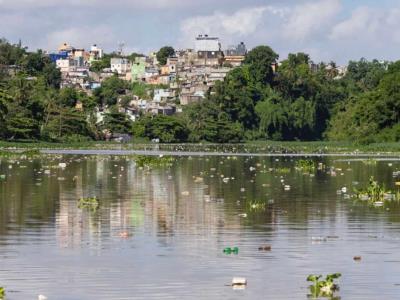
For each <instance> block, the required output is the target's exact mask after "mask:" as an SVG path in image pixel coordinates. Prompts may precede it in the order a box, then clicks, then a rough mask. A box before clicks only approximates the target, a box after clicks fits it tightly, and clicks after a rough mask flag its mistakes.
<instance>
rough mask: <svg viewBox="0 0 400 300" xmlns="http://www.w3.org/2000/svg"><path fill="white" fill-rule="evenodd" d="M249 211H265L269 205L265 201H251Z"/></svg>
mask: <svg viewBox="0 0 400 300" xmlns="http://www.w3.org/2000/svg"><path fill="white" fill-rule="evenodd" d="M248 207H249V210H250V211H254V212H257V211H265V209H266V207H267V204H266V202H265V201H262V200H254V201H250V202H249V204H248Z"/></svg>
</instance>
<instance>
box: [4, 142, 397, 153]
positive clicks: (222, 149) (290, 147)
mask: <svg viewBox="0 0 400 300" xmlns="http://www.w3.org/2000/svg"><path fill="white" fill-rule="evenodd" d="M78 150H85V151H83V152H82V153H88V154H98V153H108V152H110V151H111V152H115V154H118V153H119V154H120V155H129V154H138V155H145V154H148V153H150V154H151V153H153V154H156V153H157V154H164V155H171V154H173V153H176V152H180V153H182V155H183V154H187V155H190V154H191V153H193V154H195V153H196V154H198V153H207V154H209V155H210V154H215V155H220V154H245V155H249V154H254V155H257V156H269V155H278V154H280V155H282V154H285V155H287V154H289V155H291V154H296V155H302V154H308V155H310V154H314V155H336V154H341V155H343V154H344V155H367V156H368V155H370V154H375V155H385V156H387V155H390V156H397V155H400V143H376V144H369V145H355V144H351V143H339V142H273V141H268V142H249V143H246V144H154V143H143V142H142V141H141V142H140V143H126V144H121V143H114V142H94V141H93V142H84V143H71V144H65V143H63V144H62V143H45V142H30V143H21V142H4V141H2V142H0V152H1V153H2V154H3V155H7V154H9V153H14V154H15V153H16V152H17V153H25V154H40V153H43V154H63V153H64V154H68V153H77V152H79V151H78Z"/></svg>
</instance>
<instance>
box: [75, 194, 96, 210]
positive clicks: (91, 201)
mask: <svg viewBox="0 0 400 300" xmlns="http://www.w3.org/2000/svg"><path fill="white" fill-rule="evenodd" d="M99 206H100V202H99V200H98V199H97V198H96V197H92V198H81V199H79V200H78V207H79V208H80V209H90V210H94V211H96V210H97V209H98V208H99Z"/></svg>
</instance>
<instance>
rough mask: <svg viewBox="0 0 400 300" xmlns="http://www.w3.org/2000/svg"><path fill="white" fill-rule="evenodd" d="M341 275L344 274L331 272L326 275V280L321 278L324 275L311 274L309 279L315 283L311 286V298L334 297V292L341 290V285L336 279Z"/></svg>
mask: <svg viewBox="0 0 400 300" xmlns="http://www.w3.org/2000/svg"><path fill="white" fill-rule="evenodd" d="M341 276H342V274H340V273H335V274H329V275H327V276H326V277H325V280H321V278H322V275H309V276H308V277H307V281H308V282H312V283H313V284H312V285H311V286H310V292H311V294H310V295H309V296H310V298H312V299H317V298H321V297H325V298H331V299H332V297H333V296H334V293H335V292H336V291H338V290H339V285H338V284H336V283H335V280H336V279H339V278H340V277H341Z"/></svg>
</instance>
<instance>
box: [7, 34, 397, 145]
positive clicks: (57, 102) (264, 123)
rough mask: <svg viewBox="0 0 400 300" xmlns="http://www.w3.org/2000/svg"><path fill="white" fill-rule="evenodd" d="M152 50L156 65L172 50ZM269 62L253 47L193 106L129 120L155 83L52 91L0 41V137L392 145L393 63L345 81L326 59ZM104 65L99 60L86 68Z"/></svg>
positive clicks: (357, 64) (352, 69)
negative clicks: (130, 110)
mask: <svg viewBox="0 0 400 300" xmlns="http://www.w3.org/2000/svg"><path fill="white" fill-rule="evenodd" d="M162 49H164V50H162V51H160V52H159V55H158V59H159V61H161V64H163V63H165V61H166V57H167V56H168V55H169V52H171V51H172V49H168V48H165V47H164V48H162ZM278 59H279V56H278V54H277V53H275V52H274V51H273V50H272V49H271V48H270V47H268V46H259V47H256V48H254V49H253V50H252V51H250V52H249V53H248V55H247V56H246V59H245V61H244V64H243V65H242V66H241V67H239V68H235V69H233V70H232V71H231V72H229V73H228V75H227V77H226V78H225V80H224V81H221V82H217V83H216V85H215V86H214V87H213V88H212V89H210V90H209V92H208V93H207V96H206V99H204V100H203V101H201V102H199V103H194V104H190V105H188V106H186V107H184V108H183V112H182V113H180V114H177V115H174V116H162V115H161V116H160V115H158V116H152V115H142V116H141V117H140V118H139V120H137V121H136V122H132V121H131V120H130V119H129V118H128V117H127V115H126V114H125V113H123V112H122V110H121V108H122V109H123V108H126V107H128V105H129V102H130V100H131V99H132V95H138V96H140V97H141V98H144V99H151V98H152V92H153V91H154V89H155V88H156V87H152V86H148V85H145V84H140V83H129V82H126V81H123V80H121V79H119V78H118V76H112V77H110V78H108V79H106V80H105V81H104V82H103V83H102V86H101V87H100V88H98V89H96V90H94V91H93V92H91V93H88V92H86V91H83V90H81V89H79V88H75V87H71V88H63V89H60V82H61V74H60V72H59V70H58V69H57V68H56V66H55V65H54V64H53V63H52V62H51V61H50V60H49V58H48V57H47V56H46V55H45V54H44V53H43V52H42V51H40V50H39V51H36V52H29V51H28V50H27V49H26V48H23V47H22V46H21V45H20V44H18V45H14V44H11V43H9V42H7V41H6V40H4V39H0V137H1V139H3V140H43V141H61V142H73V141H84V140H101V139H104V138H105V136H106V135H107V134H106V133H119V134H121V133H125V134H131V135H133V136H134V138H147V139H160V141H161V142H166V143H176V142H216V143H228V142H231V143H236V142H244V141H253V140H277V141H280V140H285V141H296V140H300V141H312V140H335V141H353V142H357V143H371V142H397V141H399V140H400V125H399V124H400V123H399V121H400V119H399V118H400V62H393V63H382V62H379V61H377V60H373V61H367V60H365V59H361V60H360V61H351V62H349V64H348V70H347V73H346V75H345V76H338V75H339V74H338V72H337V69H336V68H335V64H334V63H330V64H323V63H320V64H319V65H317V66H316V67H313V68H311V67H310V65H311V63H312V61H311V58H310V56H309V55H307V54H305V53H296V54H289V56H288V57H287V59H285V60H283V61H281V63H280V65H279V67H277V68H275V69H274V67H273V66H275V65H276V63H277V61H278ZM108 60H109V56H105V58H104V60H103V61H100V62H99V63H98V65H95V66H94V67H93V69H94V70H95V71H97V70H98V69H99V70H100V69H101V68H102V67H103V65H107V63H108ZM106 108H107V109H106ZM105 109H106V110H105ZM103 110H105V111H107V113H105V114H104V115H103V118H102V119H100V120H99V119H98V113H99V112H101V111H103Z"/></svg>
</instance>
